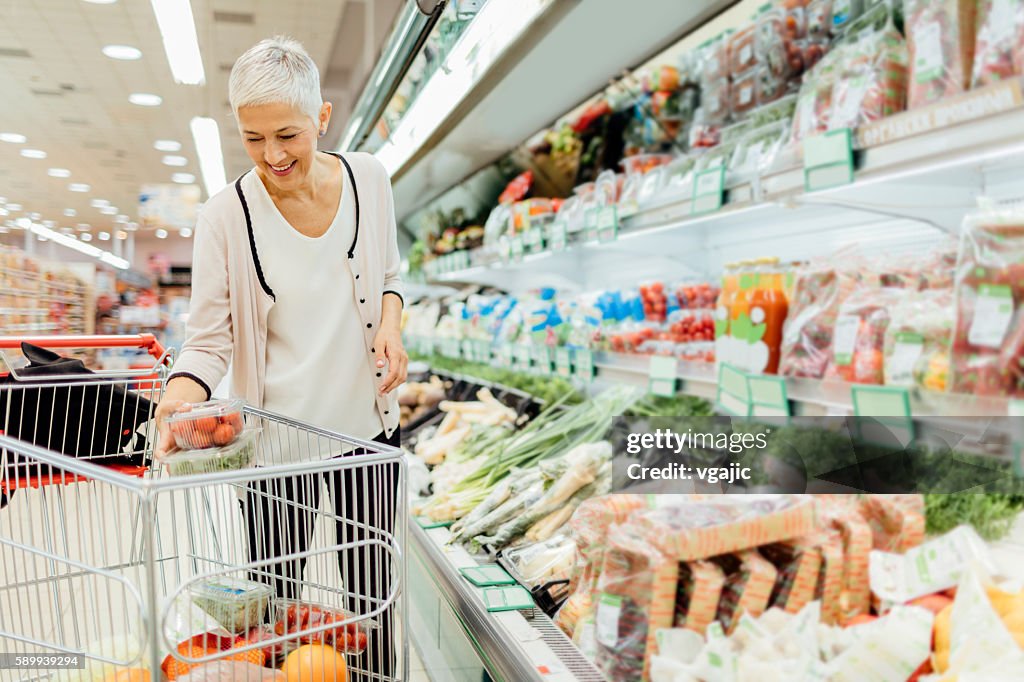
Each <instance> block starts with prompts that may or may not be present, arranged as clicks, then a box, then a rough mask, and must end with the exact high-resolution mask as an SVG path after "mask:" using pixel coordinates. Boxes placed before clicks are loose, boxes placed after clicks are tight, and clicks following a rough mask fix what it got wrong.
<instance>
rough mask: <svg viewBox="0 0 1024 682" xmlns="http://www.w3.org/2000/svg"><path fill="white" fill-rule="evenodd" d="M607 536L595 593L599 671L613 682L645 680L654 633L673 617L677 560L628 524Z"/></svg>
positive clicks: (637, 528)
mask: <svg viewBox="0 0 1024 682" xmlns="http://www.w3.org/2000/svg"><path fill="white" fill-rule="evenodd" d="M609 536H610V545H609V547H608V550H607V551H606V552H605V555H604V566H603V568H602V571H601V577H600V579H599V581H598V589H597V591H596V593H595V602H596V604H595V608H596V612H595V614H594V625H595V635H596V640H597V661H596V662H597V666H598V668H600V669H601V671H602V672H603V673H604V674H605V676H607V677H608V678H609V679H612V680H636V679H640V678H641V677H644V678H646V677H647V673H648V667H649V665H650V657H651V656H652V655H653V654H654V653H656V650H657V640H656V633H657V631H658V630H659V629H661V628H670V627H672V622H673V618H674V617H675V600H676V587H677V584H678V580H679V559H678V558H676V557H672V556H669V555H667V554H665V553H663V552H661V551H660V550H659V549H657V548H656V547H655V546H654V545H653V544H652V542H651V538H650V537H649V535H648V534H647V532H646V530H645V529H643V528H639V527H636V526H634V525H633V524H632V523H631V522H627V523H625V524H622V525H619V526H613V527H612V528H610V529H609Z"/></svg>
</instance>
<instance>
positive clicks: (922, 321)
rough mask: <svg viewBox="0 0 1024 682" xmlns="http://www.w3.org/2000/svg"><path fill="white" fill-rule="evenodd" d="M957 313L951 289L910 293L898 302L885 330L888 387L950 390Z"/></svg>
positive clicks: (885, 373) (886, 380) (885, 360)
mask: <svg viewBox="0 0 1024 682" xmlns="http://www.w3.org/2000/svg"><path fill="white" fill-rule="evenodd" d="M953 313H954V307H953V292H952V290H950V289H929V290H926V291H908V292H906V293H905V296H904V297H903V298H902V299H900V300H898V301H896V303H895V305H894V306H893V308H892V311H891V314H892V319H891V320H890V322H889V326H888V327H887V328H886V331H885V347H884V348H885V350H884V358H883V363H884V378H885V382H884V383H885V385H887V386H914V385H918V386H921V387H923V388H927V389H929V390H932V391H940V392H941V391H945V390H946V382H947V375H948V367H949V340H950V338H951V336H952V331H953V322H954V314H953Z"/></svg>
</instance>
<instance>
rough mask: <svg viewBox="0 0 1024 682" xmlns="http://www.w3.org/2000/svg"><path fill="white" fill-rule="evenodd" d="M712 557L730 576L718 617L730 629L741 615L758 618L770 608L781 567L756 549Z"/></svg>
mask: <svg viewBox="0 0 1024 682" xmlns="http://www.w3.org/2000/svg"><path fill="white" fill-rule="evenodd" d="M713 561H714V562H715V563H717V564H718V565H719V566H721V567H722V569H723V570H724V572H725V575H726V576H727V577H726V579H725V585H724V589H723V590H722V598H721V601H720V602H719V604H718V614H717V617H716V620H718V621H719V622H720V623H721V624H722V627H724V628H725V631H726V632H729V633H731V632H732V631H733V630H734V629H735V628H736V626H737V625H738V624H739V618H740V616H742V615H743V614H747V615H749V616H752V617H754V618H756V617H757V616H760V615H761V614H762V613H764V611H765V609H767V608H768V601H769V600H770V599H771V594H772V588H773V587H774V586H775V581H776V579H777V578H778V571H777V570H776V569H775V567H774V566H773V565H772V564H771V562H770V561H767V560H765V558H764V557H762V556H761V555H760V554H759V553H758V552H757V550H754V549H751V550H747V551H744V552H740V553H738V554H727V555H723V556H720V557H715V558H714V559H713Z"/></svg>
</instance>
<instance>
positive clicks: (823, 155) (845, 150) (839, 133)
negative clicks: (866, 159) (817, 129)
mask: <svg viewBox="0 0 1024 682" xmlns="http://www.w3.org/2000/svg"><path fill="white" fill-rule="evenodd" d="M852 140H853V137H852V135H851V133H850V129H849V128H840V129H839V130H830V131H828V132H827V133H822V134H820V135H813V136H811V137H808V138H805V139H804V189H805V190H807V191H808V192H814V191H816V190H821V189H828V188H830V187H840V186H842V185H849V184H850V183H852V182H853V142H852Z"/></svg>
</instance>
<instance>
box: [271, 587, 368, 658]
mask: <svg viewBox="0 0 1024 682" xmlns="http://www.w3.org/2000/svg"><path fill="white" fill-rule="evenodd" d="M273 615H274V620H273V628H274V633H275V634H277V635H278V636H282V637H283V636H295V635H297V637H295V639H296V640H297V641H299V642H301V643H303V644H327V645H329V646H333V647H334V648H335V649H336V650H338V651H341V652H344V653H346V654H353V655H358V654H361V653H363V652H364V651H366V645H367V640H368V632H369V631H370V630H373V629H375V628H377V627H378V625H377V624H376V623H375V622H374V621H372V620H370V619H365V620H360V621H358V622H352V619H353V618H355V616H354V615H353V614H351V613H349V612H348V611H345V610H343V609H338V608H332V607H330V606H324V605H323V604H317V603H313V602H308V601H298V600H294V599H275V600H274V605H273ZM346 621H349V622H346ZM332 623H338V624H339V625H337V627H333V628H330V627H328V628H324V629H322V630H319V631H316V632H311V630H314V629H318V628H322V627H323V626H326V625H331V624H332Z"/></svg>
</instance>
